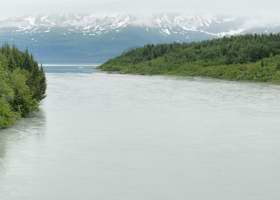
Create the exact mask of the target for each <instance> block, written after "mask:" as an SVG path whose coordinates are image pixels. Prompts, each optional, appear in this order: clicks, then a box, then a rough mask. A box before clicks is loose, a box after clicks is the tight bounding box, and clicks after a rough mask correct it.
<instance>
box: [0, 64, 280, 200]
mask: <svg viewBox="0 0 280 200" xmlns="http://www.w3.org/2000/svg"><path fill="white" fill-rule="evenodd" d="M49 72H50V73H48V74H47V80H48V91H47V93H48V96H47V98H46V99H45V100H44V101H43V102H42V105H41V110H40V112H38V113H36V114H34V116H32V117H30V118H28V119H24V120H21V121H20V122H19V123H17V125H16V126H14V127H12V128H9V129H6V130H1V131H0V199H1V200H19V199H20V200H77V199H82V200H93V199H96V200H186V199H192V200H207V199H209V200H225V199H226V200H237V199H240V200H266V199H269V200H279V199H280V192H279V186H280V171H279V169H280V124H279V120H280V87H279V86H274V85H267V84H257V83H237V82H228V81H217V80H207V79H200V78H195V79H190V78H176V77H162V76H135V75H118V74H106V73H102V72H98V71H94V70H88V69H87V70H81V71H79V70H74V71H72V70H70V71H67V73H61V71H59V72H58V71H49Z"/></svg>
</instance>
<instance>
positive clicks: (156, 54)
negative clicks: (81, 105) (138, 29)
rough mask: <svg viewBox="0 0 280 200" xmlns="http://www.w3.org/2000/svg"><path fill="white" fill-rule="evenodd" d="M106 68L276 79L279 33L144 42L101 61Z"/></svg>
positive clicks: (246, 79) (279, 63)
mask: <svg viewBox="0 0 280 200" xmlns="http://www.w3.org/2000/svg"><path fill="white" fill-rule="evenodd" d="M99 69H101V70H103V71H107V72H117V73H122V74H137V75H173V76H184V77H185V76H188V77H207V78H215V79H223V80H230V81H244V82H267V83H277V84H279V83H280V34H261V35H257V34H254V35H241V36H232V37H224V38H220V39H214V40H209V41H202V42H194V43H189V44H187V43H182V44H180V43H173V44H159V45H146V46H144V47H142V48H137V49H133V50H130V51H128V52H125V53H123V54H122V55H120V56H119V57H116V58H113V59H111V60H109V61H107V62H106V63H104V64H102V65H101V66H100V67H99Z"/></svg>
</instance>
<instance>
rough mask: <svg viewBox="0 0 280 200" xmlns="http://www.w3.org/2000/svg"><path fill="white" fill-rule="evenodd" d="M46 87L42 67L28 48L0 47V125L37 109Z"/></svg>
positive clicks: (8, 124)
mask: <svg viewBox="0 0 280 200" xmlns="http://www.w3.org/2000/svg"><path fill="white" fill-rule="evenodd" d="M45 91H46V78H45V74H44V71H43V69H42V67H39V65H38V63H37V62H36V61H35V60H34V59H33V56H32V55H31V54H30V53H29V52H28V51H25V52H21V51H19V50H18V49H17V48H15V47H10V46H8V45H5V46H3V47H2V48H0V128H5V127H8V126H10V125H12V124H13V123H15V121H16V120H17V119H19V118H21V117H26V116H27V115H28V114H29V113H31V112H33V111H36V110H37V109H38V106H39V102H40V101H41V100H42V99H43V98H44V97H45Z"/></svg>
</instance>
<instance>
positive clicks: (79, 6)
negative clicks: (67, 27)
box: [0, 0, 280, 18]
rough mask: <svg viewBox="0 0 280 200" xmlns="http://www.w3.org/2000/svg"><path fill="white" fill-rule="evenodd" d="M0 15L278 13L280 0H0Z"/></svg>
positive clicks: (274, 14) (4, 16) (275, 14)
mask: <svg viewBox="0 0 280 200" xmlns="http://www.w3.org/2000/svg"><path fill="white" fill-rule="evenodd" d="M1 2H2V3H0V17H1V18H6V17H11V16H20V15H30V14H49V13H50V14H53V13H55V14H57V13H110V12H113V13H130V14H132V13H135V12H137V13H139V14H151V13H159V12H184V13H190V14H212V15H217V14H230V15H245V16H246V15H270V16H278V15H280V13H279V9H280V0H137V1H136V0H1Z"/></svg>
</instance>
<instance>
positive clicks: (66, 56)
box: [0, 14, 280, 62]
mask: <svg viewBox="0 0 280 200" xmlns="http://www.w3.org/2000/svg"><path fill="white" fill-rule="evenodd" d="M266 25H267V24H266ZM279 27H280V26H277V25H274V26H271V25H269V26H268V25H267V26H259V25H256V24H252V23H250V20H249V19H245V18H233V17H224V16H220V17H217V16H191V15H182V14H158V15H152V16H136V15H123V14H115V15H95V14H92V15H74V14H72V15H56V16H55V15H42V16H25V17H15V18H9V19H5V20H1V21H0V43H7V42H8V43H13V44H16V45H17V46H19V47H20V48H29V49H30V50H31V51H32V52H33V53H34V55H35V56H36V57H37V58H38V59H39V60H40V61H41V62H104V61H105V60H107V59H108V58H111V57H113V56H116V55H118V54H120V53H121V52H122V51H124V50H127V49H129V48H134V47H138V46H143V45H145V44H147V43H167V42H191V41H200V40H205V39H212V38H216V37H222V36H229V35H235V34H243V33H250V32H277V31H278V29H279ZM279 30H280V29H279Z"/></svg>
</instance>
